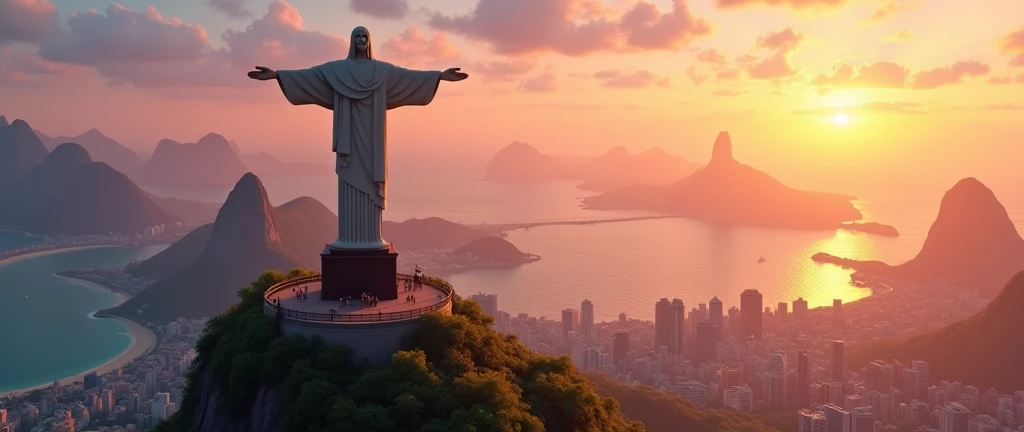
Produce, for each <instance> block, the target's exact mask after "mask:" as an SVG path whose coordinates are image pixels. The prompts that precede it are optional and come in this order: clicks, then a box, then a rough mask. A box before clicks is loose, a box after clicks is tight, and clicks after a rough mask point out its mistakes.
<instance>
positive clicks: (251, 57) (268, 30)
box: [222, 0, 381, 69]
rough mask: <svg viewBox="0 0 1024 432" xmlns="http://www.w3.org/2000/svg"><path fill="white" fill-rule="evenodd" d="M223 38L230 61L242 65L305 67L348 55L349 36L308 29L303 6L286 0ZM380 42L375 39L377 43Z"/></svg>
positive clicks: (226, 33)
mask: <svg viewBox="0 0 1024 432" xmlns="http://www.w3.org/2000/svg"><path fill="white" fill-rule="evenodd" d="M347 33H348V32H346V34H347ZM222 38H223V39H224V42H226V43H227V45H228V50H227V52H226V53H225V55H226V57H227V59H228V61H229V62H230V63H231V64H232V65H233V66H235V67H240V68H251V67H252V66H253V65H256V64H260V65H262V66H267V67H272V68H275V69H288V68H305V67H310V66H313V65H316V64H321V63H324V62H327V61H330V60H337V59H339V58H345V56H347V55H348V37H347V36H345V37H342V36H337V35H332V34H329V33H324V32H321V31H316V30H306V29H305V28H304V26H303V19H302V15H301V14H299V10H298V9H296V8H295V7H294V6H292V5H290V4H288V3H286V2H284V1H282V0H275V1H274V2H272V3H271V4H270V6H269V7H268V8H267V13H266V14H265V15H263V16H262V17H260V18H259V19H257V20H255V21H253V22H252V24H250V25H249V26H247V27H246V28H245V30H228V31H227V32H225V33H224V35H223V36H222ZM380 43H381V42H380V41H379V40H378V41H374V45H375V46H379V45H377V44H380Z"/></svg>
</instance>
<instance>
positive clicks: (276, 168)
mask: <svg viewBox="0 0 1024 432" xmlns="http://www.w3.org/2000/svg"><path fill="white" fill-rule="evenodd" d="M228 146H230V147H231V151H233V152H235V154H237V155H238V157H239V158H240V159H241V160H242V163H244V164H245V166H246V168H248V169H249V171H250V172H252V173H254V174H256V175H258V176H289V175H311V174H312V175H317V174H324V173H333V172H334V166H333V164H330V163H322V164H317V163H303V162H285V161H282V160H280V159H278V158H276V157H274V156H273V155H271V154H270V153H267V152H257V153H245V152H243V151H242V148H241V147H239V146H238V143H236V142H234V141H228Z"/></svg>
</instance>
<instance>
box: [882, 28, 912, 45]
mask: <svg viewBox="0 0 1024 432" xmlns="http://www.w3.org/2000/svg"><path fill="white" fill-rule="evenodd" d="M911 36H912V35H911V33H910V30H906V29H904V30H900V31H898V32H896V33H895V34H892V35H889V36H886V37H885V40H886V41H887V42H906V41H908V40H910V37H911Z"/></svg>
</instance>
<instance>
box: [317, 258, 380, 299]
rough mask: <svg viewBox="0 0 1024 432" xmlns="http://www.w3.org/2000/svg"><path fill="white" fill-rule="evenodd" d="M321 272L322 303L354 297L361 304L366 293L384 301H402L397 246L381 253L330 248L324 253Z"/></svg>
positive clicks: (321, 259) (321, 260)
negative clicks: (399, 287)
mask: <svg viewBox="0 0 1024 432" xmlns="http://www.w3.org/2000/svg"><path fill="white" fill-rule="evenodd" d="M320 272H321V274H322V275H323V288H322V289H321V290H320V300H323V301H338V300H340V299H341V298H342V297H352V298H353V299H355V300H356V301H359V298H360V296H361V295H363V294H364V293H366V294H370V295H374V296H377V297H378V298H379V299H380V300H395V299H397V298H398V252H396V251H395V246H394V245H390V246H389V247H388V249H387V250H379V251H338V250H333V249H331V245H327V246H326V247H324V251H323V252H321V253H320Z"/></svg>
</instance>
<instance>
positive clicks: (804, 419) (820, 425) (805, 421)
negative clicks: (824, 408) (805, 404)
mask: <svg viewBox="0 0 1024 432" xmlns="http://www.w3.org/2000/svg"><path fill="white" fill-rule="evenodd" d="M798 415H799V416H800V432H826V429H825V427H826V420H825V414H824V413H822V412H821V411H814V410H809V409H802V410H800V413H799V414H798Z"/></svg>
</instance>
